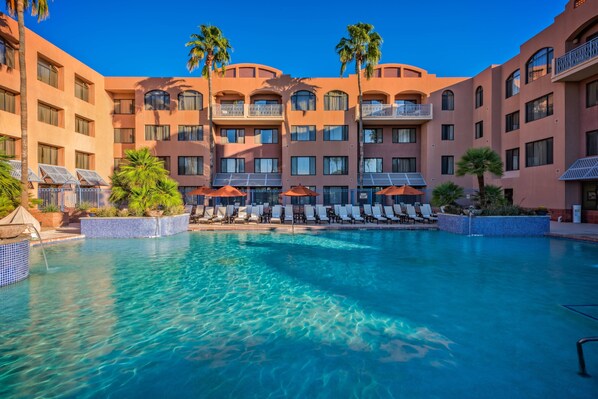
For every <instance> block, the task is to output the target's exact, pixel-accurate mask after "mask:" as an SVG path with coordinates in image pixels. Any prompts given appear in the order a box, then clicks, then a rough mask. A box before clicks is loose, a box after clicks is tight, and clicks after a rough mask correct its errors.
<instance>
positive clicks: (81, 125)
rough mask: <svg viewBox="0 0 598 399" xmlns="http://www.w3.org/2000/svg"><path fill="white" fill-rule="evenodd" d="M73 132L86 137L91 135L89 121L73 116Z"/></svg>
mask: <svg viewBox="0 0 598 399" xmlns="http://www.w3.org/2000/svg"><path fill="white" fill-rule="evenodd" d="M75 132H77V133H81V134H84V135H86V136H90V135H91V121H88V120H87V119H83V118H81V117H80V116H76V115H75Z"/></svg>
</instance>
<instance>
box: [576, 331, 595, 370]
mask: <svg viewBox="0 0 598 399" xmlns="http://www.w3.org/2000/svg"><path fill="white" fill-rule="evenodd" d="M586 342H598V337H586V338H582V339H580V340H579V341H577V344H576V346H577V361H578V362H579V375H581V376H582V377H589V376H590V375H589V374H588V372H587V370H586V360H585V358H584V356H583V346H582V345H583V344H585V343H586Z"/></svg>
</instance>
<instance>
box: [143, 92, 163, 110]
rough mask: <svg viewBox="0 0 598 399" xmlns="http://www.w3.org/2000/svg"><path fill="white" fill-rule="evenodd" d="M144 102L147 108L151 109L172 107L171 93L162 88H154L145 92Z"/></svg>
mask: <svg viewBox="0 0 598 399" xmlns="http://www.w3.org/2000/svg"><path fill="white" fill-rule="evenodd" d="M143 102H144V104H145V109H147V110H150V111H160V110H167V109H170V95H169V94H168V93H166V92H165V91H162V90H152V91H149V92H147V93H145V97H144V99H143Z"/></svg>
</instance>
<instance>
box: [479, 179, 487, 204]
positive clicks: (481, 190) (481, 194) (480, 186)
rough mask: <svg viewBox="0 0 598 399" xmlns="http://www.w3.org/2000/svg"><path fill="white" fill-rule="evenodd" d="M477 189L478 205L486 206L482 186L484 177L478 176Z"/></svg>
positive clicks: (483, 185)
mask: <svg viewBox="0 0 598 399" xmlns="http://www.w3.org/2000/svg"><path fill="white" fill-rule="evenodd" d="M478 187H479V192H480V205H481V206H482V207H484V206H486V185H485V184H484V175H478Z"/></svg>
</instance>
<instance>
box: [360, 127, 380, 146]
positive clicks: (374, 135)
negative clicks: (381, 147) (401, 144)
mask: <svg viewBox="0 0 598 399" xmlns="http://www.w3.org/2000/svg"><path fill="white" fill-rule="evenodd" d="M363 139H364V140H363V142H364V143H372V144H380V143H382V129H381V128H379V127H378V128H374V129H363Z"/></svg>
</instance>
